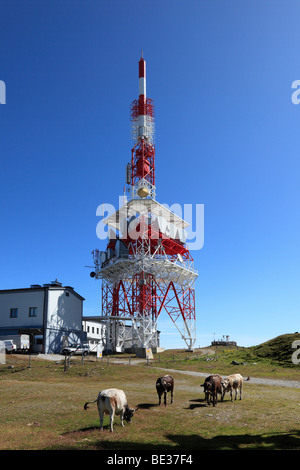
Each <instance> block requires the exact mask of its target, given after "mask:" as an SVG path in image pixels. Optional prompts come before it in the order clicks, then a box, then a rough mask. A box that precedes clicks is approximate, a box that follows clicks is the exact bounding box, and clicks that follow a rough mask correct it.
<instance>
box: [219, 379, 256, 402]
mask: <svg viewBox="0 0 300 470" xmlns="http://www.w3.org/2000/svg"><path fill="white" fill-rule="evenodd" d="M243 380H250V377H248V378H247V379H243V377H242V376H241V374H231V375H228V377H226V378H225V379H224V380H223V396H224V395H225V393H226V392H230V397H231V401H233V398H232V392H233V390H235V400H236V399H237V395H238V390H239V391H240V400H241V399H242V390H243Z"/></svg>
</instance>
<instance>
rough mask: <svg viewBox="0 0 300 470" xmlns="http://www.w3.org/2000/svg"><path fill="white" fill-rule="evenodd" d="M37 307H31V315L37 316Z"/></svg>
mask: <svg viewBox="0 0 300 470" xmlns="http://www.w3.org/2000/svg"><path fill="white" fill-rule="evenodd" d="M36 312H37V307H29V316H30V317H36Z"/></svg>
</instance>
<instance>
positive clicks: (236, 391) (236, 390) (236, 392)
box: [235, 388, 238, 400]
mask: <svg viewBox="0 0 300 470" xmlns="http://www.w3.org/2000/svg"><path fill="white" fill-rule="evenodd" d="M237 394H238V389H237V388H236V389H235V400H236V399H237Z"/></svg>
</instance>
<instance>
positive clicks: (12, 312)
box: [10, 308, 18, 318]
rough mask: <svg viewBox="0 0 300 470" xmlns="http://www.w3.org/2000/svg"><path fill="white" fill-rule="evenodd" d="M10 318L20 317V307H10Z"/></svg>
mask: <svg viewBox="0 0 300 470" xmlns="http://www.w3.org/2000/svg"><path fill="white" fill-rule="evenodd" d="M10 318H18V309H17V308H11V309H10Z"/></svg>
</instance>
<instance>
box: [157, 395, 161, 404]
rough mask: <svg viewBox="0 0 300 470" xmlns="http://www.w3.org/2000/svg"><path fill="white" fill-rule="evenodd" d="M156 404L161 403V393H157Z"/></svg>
mask: <svg viewBox="0 0 300 470" xmlns="http://www.w3.org/2000/svg"><path fill="white" fill-rule="evenodd" d="M158 404H159V405H160V404H161V393H159V394H158Z"/></svg>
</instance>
